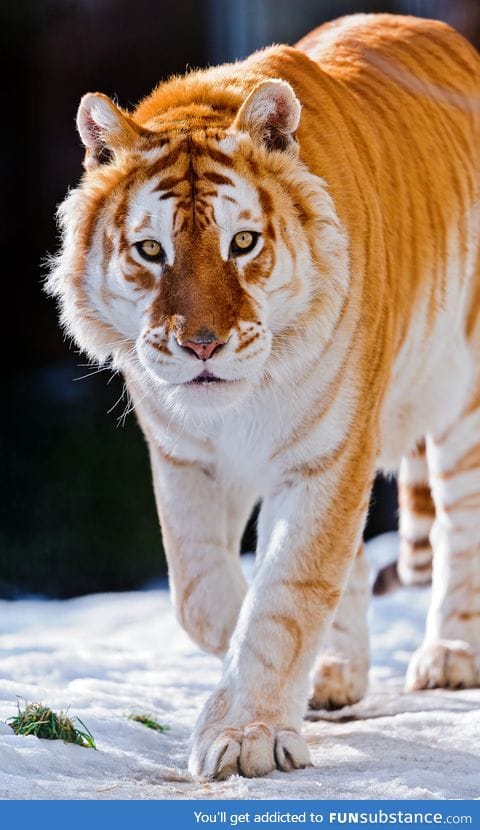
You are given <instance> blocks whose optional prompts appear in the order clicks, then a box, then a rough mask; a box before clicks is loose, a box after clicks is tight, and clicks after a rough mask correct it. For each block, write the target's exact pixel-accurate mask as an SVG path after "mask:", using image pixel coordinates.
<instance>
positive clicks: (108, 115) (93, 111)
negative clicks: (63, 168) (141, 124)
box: [77, 92, 139, 170]
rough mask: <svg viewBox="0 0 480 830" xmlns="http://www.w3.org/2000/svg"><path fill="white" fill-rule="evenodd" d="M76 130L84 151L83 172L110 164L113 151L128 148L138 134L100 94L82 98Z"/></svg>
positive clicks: (132, 125)
mask: <svg viewBox="0 0 480 830" xmlns="http://www.w3.org/2000/svg"><path fill="white" fill-rule="evenodd" d="M77 129H78V132H79V133H80V138H81V139H82V141H83V143H84V145H85V148H86V151H87V152H86V154H85V159H84V162H83V164H84V167H85V169H86V170H93V169H94V168H95V167H98V166H99V165H100V164H105V163H106V162H108V161H110V160H111V158H112V155H113V156H114V155H115V150H118V149H119V148H120V147H129V146H131V145H132V144H133V143H134V141H135V139H136V138H137V136H138V134H139V133H138V130H137V128H136V126H135V124H134V123H133V122H132V121H131V120H130V119H129V118H128V116H127V115H125V114H124V113H123V112H122V110H121V109H120V108H119V107H117V105H116V104H114V103H113V101H111V100H110V98H108V96H107V95H103V94H102V93H101V92H88V93H87V94H86V95H84V96H83V98H82V100H81V101H80V106H79V108H78V113H77Z"/></svg>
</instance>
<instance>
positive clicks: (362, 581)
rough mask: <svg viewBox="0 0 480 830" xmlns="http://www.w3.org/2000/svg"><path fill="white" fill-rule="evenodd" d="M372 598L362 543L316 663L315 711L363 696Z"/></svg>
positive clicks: (312, 703)
mask: <svg viewBox="0 0 480 830" xmlns="http://www.w3.org/2000/svg"><path fill="white" fill-rule="evenodd" d="M369 597H370V585H369V579H368V563H367V558H366V555H365V552H364V546H363V544H361V545H360V547H359V549H358V553H357V556H356V557H355V560H354V563H353V565H352V569H351V571H350V575H349V577H348V581H347V585H346V587H345V590H344V592H343V595H342V599H341V600H340V604H339V606H338V608H337V610H336V611H335V616H334V618H333V623H332V625H331V627H330V630H329V632H328V634H327V636H326V638H325V643H324V645H323V647H322V650H321V652H320V654H319V656H318V657H317V660H316V663H315V667H314V671H313V677H312V680H313V691H312V695H311V698H310V706H311V707H312V709H338V708H340V707H341V706H349V705H351V704H352V703H356V702H357V701H358V700H361V698H362V697H363V696H364V694H365V692H366V690H367V685H368V663H369V648H368V623H367V612H368V603H369Z"/></svg>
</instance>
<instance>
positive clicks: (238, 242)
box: [230, 231, 259, 256]
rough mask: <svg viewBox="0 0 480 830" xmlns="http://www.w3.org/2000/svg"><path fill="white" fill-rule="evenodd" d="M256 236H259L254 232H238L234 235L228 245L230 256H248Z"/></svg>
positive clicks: (254, 243)
mask: <svg viewBox="0 0 480 830" xmlns="http://www.w3.org/2000/svg"><path fill="white" fill-rule="evenodd" d="M258 236H259V234H258V233H256V231H239V232H238V233H236V234H235V236H234V237H233V239H232V242H231V244H230V255H231V256H239V255H240V254H248V252H249V251H251V250H252V249H253V248H254V247H255V245H256V243H257V239H258Z"/></svg>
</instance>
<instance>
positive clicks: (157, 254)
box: [135, 239, 164, 262]
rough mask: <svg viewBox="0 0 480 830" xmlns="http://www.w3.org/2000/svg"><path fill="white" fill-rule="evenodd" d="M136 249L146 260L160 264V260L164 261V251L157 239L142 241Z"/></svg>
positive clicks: (136, 245) (137, 244)
mask: <svg viewBox="0 0 480 830" xmlns="http://www.w3.org/2000/svg"><path fill="white" fill-rule="evenodd" d="M135 247H136V249H137V251H138V253H139V254H140V256H142V257H143V258H144V259H149V260H151V261H155V262H158V261H159V260H163V259H164V251H163V248H162V246H161V245H160V242H157V240H156V239H142V241H141V242H137V243H136V244H135Z"/></svg>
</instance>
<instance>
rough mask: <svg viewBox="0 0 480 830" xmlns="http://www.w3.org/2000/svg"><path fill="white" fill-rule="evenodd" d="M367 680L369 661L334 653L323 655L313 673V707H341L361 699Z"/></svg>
mask: <svg viewBox="0 0 480 830" xmlns="http://www.w3.org/2000/svg"><path fill="white" fill-rule="evenodd" d="M367 684H368V665H365V666H362V667H361V666H359V665H356V664H355V663H354V662H353V661H352V660H349V659H347V658H343V657H341V656H336V655H332V654H324V655H321V656H320V657H319V658H318V660H317V662H316V664H315V670H314V673H313V690H312V694H311V697H310V700H309V706H310V707H311V708H312V709H341V708H342V707H343V706H351V705H352V704H353V703H358V701H359V700H361V699H362V697H363V696H364V695H365V692H366V690H367Z"/></svg>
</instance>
